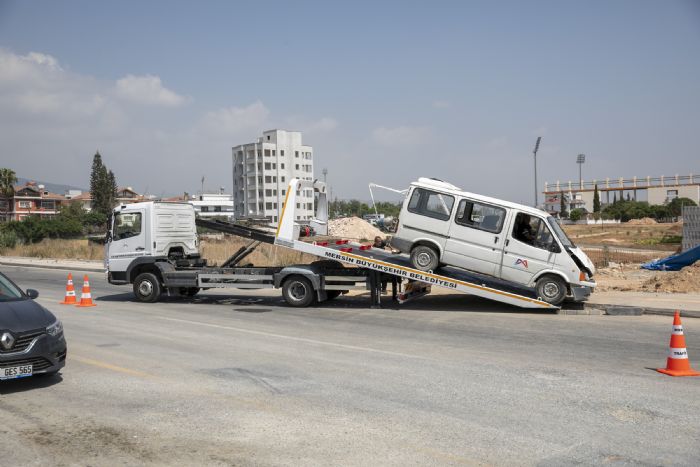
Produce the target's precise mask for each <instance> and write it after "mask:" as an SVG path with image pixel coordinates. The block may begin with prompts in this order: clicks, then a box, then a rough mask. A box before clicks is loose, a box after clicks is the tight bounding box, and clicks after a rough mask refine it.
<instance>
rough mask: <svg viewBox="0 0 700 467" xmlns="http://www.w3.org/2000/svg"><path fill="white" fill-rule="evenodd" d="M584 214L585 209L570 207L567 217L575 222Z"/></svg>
mask: <svg viewBox="0 0 700 467" xmlns="http://www.w3.org/2000/svg"><path fill="white" fill-rule="evenodd" d="M584 214H585V211H584V210H583V209H572V210H571V212H570V213H569V219H570V220H572V221H574V222H576V221H579V220H581V218H582V217H583V215H584Z"/></svg>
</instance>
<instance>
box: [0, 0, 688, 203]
mask: <svg viewBox="0 0 700 467" xmlns="http://www.w3.org/2000/svg"><path fill="white" fill-rule="evenodd" d="M271 128H287V129H296V130H301V131H302V132H303V133H304V142H305V143H306V144H310V145H312V146H314V151H315V154H316V161H315V168H316V173H317V176H320V174H321V169H322V168H323V167H327V168H328V171H329V176H328V178H329V182H330V183H331V184H332V185H333V191H334V194H336V195H338V196H339V197H341V198H351V197H356V198H361V199H368V198H369V196H368V191H367V183H369V182H375V183H380V184H383V185H389V186H394V187H397V188H404V187H405V186H406V185H407V183H409V182H410V181H411V180H414V179H416V178H417V177H419V176H432V177H438V178H442V179H445V180H448V181H450V182H452V183H454V184H456V185H458V186H460V187H462V188H464V189H467V190H470V191H475V192H479V193H483V194H488V195H492V196H498V197H504V198H507V199H510V200H514V201H522V202H527V203H531V202H532V198H533V185H532V184H533V176H532V148H533V146H534V142H535V139H536V137H537V136H542V137H543V141H542V146H541V149H540V153H539V155H538V165H539V169H540V170H539V181H540V182H544V181H545V180H546V181H550V182H553V181H556V180H558V179H559V180H568V179H577V178H578V167H577V165H576V163H575V160H576V155H577V154H579V153H584V154H586V156H587V161H586V164H585V165H584V168H583V172H584V178H587V179H593V178H597V179H602V178H605V177H621V176H624V177H631V176H635V175H636V176H640V177H644V176H647V175H652V176H656V175H674V174H676V173H684V174H687V173H690V172H692V173H700V163H699V161H700V2H699V1H690V0H689V1H682V0H677V1H674V0H669V1H643V0H641V1H640V0H634V1H622V0H620V1H586V2H580V1H535V0H533V1H530V2H523V1H511V2H506V1H481V2H476V1H457V2H448V1H432V2H427V1H423V2H413V1H396V2H390V1H386V2H382V1H374V2H364V1H352V2H328V1H319V2H306V1H295V2H281V1H280V2H270V1H267V2H233V1H222V2H207V1H202V2H192V1H188V2H173V1H168V2H164V1H163V2H159V1H119V2H94V1H64V2H56V1H31V2H14V1H6V0H0V166H2V167H10V168H12V169H14V170H15V171H16V172H17V174H18V175H19V176H22V177H26V178H35V179H40V180H45V181H50V182H56V183H66V184H72V185H82V186H86V185H87V184H88V177H89V170H90V163H91V158H92V155H93V154H94V152H95V150H96V149H99V150H100V152H101V154H102V155H103V158H104V160H105V163H106V164H107V165H108V166H109V167H110V168H112V169H113V170H114V171H115V173H116V175H117V180H118V182H119V184H120V185H130V186H133V187H134V188H135V189H136V190H137V191H141V192H143V191H145V190H147V191H148V192H149V193H151V194H156V195H160V194H177V193H181V192H183V191H188V192H191V193H192V192H196V191H197V190H198V189H199V186H200V179H201V177H202V176H205V177H206V186H207V188H209V189H216V188H218V187H219V186H224V187H226V188H227V190H229V191H230V189H231V184H232V182H231V147H232V146H235V145H237V144H241V143H247V142H252V141H254V140H255V139H256V137H257V136H259V135H260V134H261V133H262V131H264V130H267V129H271Z"/></svg>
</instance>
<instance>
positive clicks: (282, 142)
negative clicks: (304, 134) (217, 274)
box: [233, 130, 314, 224]
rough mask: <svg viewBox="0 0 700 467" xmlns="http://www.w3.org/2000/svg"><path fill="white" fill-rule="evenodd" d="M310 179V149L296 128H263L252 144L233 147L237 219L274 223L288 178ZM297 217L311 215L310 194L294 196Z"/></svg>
mask: <svg viewBox="0 0 700 467" xmlns="http://www.w3.org/2000/svg"><path fill="white" fill-rule="evenodd" d="M293 177H297V178H300V179H303V180H313V177H314V169H313V148H312V147H311V146H306V145H304V144H302V139H301V132H300V131H287V130H269V131H265V132H264V133H263V135H262V136H261V137H259V138H258V141H257V142H255V143H249V144H242V145H239V146H236V147H234V148H233V206H234V215H235V217H236V218H237V219H238V218H246V217H257V218H260V217H266V218H268V219H269V220H270V222H271V223H273V224H276V223H277V222H278V220H279V219H280V217H281V215H282V207H283V203H284V197H285V195H286V194H287V185H288V184H289V180H290V179H292V178H293ZM297 201H298V205H297V213H298V219H299V220H306V219H310V218H311V217H313V213H314V193H313V190H311V189H306V190H303V193H300V197H298V198H297Z"/></svg>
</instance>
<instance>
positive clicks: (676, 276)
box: [641, 263, 700, 293]
mask: <svg viewBox="0 0 700 467" xmlns="http://www.w3.org/2000/svg"><path fill="white" fill-rule="evenodd" d="M641 289H642V291H644V292H670V293H690V292H700V263H695V264H694V265H692V266H687V267H684V268H683V269H681V270H680V271H669V272H654V275H653V276H652V277H650V278H649V279H647V280H646V281H644V282H642V286H641Z"/></svg>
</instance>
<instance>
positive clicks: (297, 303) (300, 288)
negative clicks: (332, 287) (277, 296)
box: [282, 276, 316, 307]
mask: <svg viewBox="0 0 700 467" xmlns="http://www.w3.org/2000/svg"><path fill="white" fill-rule="evenodd" d="M282 296H283V297H284V300H285V301H286V302H287V303H288V304H289V305H291V306H294V307H305V306H309V305H311V304H312V303H313V302H314V299H315V298H316V292H315V291H314V288H313V286H312V285H311V281H309V280H308V279H307V278H305V277H302V276H292V277H290V278H289V279H287V280H286V281H284V285H283V286H282Z"/></svg>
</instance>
